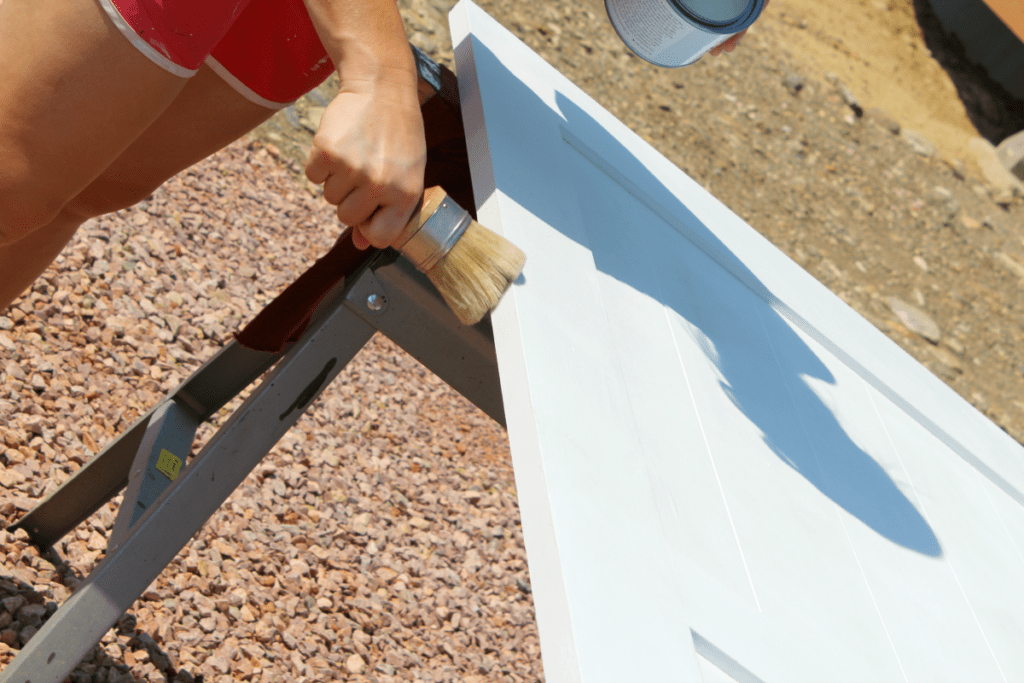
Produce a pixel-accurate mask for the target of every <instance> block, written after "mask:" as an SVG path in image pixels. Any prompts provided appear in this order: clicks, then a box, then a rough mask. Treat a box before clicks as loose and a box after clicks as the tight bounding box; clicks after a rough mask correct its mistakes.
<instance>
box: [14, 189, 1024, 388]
mask: <svg viewBox="0 0 1024 683" xmlns="http://www.w3.org/2000/svg"><path fill="white" fill-rule="evenodd" d="M1014 196H1015V194H1014V191H1013V189H1012V188H1009V187H996V188H993V189H992V201H994V202H995V203H996V204H998V205H999V206H1001V207H1003V208H1004V209H1005V208H1007V207H1009V206H1010V205H1011V204H1013V198H1014ZM33 386H35V385H33Z"/></svg>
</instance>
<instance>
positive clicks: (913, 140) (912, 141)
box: [900, 128, 938, 158]
mask: <svg viewBox="0 0 1024 683" xmlns="http://www.w3.org/2000/svg"><path fill="white" fill-rule="evenodd" d="M900 137H901V138H903V140H904V141H905V142H906V143H907V144H908V145H910V148H911V149H912V150H914V152H916V153H917V154H920V155H921V156H923V157H927V158H931V157H933V156H935V153H936V152H937V151H938V150H937V149H936V147H935V144H934V143H933V142H932V141H931V140H929V139H928V138H926V137H925V136H924V135H922V134H921V133H918V132H917V131H916V130H911V129H910V128H904V129H903V130H901V131H900Z"/></svg>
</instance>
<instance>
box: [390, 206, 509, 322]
mask: <svg viewBox="0 0 1024 683" xmlns="http://www.w3.org/2000/svg"><path fill="white" fill-rule="evenodd" d="M395 244H396V248H397V249H398V250H399V251H400V252H402V254H403V255H404V256H405V257H406V258H408V259H409V260H410V261H411V262H412V263H413V265H415V266H416V268H417V269H419V270H420V271H421V272H422V273H424V274H425V275H426V276H427V277H428V278H430V281H431V282H432V283H434V286H435V287H437V290H438V291H439V292H440V293H441V296H442V297H443V298H444V300H445V303H447V304H448V307H449V308H451V309H452V311H453V312H454V313H455V315H456V317H458V319H459V321H460V322H461V323H462V324H464V325H473V324H476V323H478V322H480V319H481V318H483V317H484V316H485V315H486V314H487V312H488V311H490V310H491V309H492V308H494V307H495V306H497V305H498V302H499V301H500V300H501V297H502V295H504V294H505V291H506V290H507V289H508V288H509V285H511V284H512V282H513V281H514V280H515V279H516V278H517V277H519V274H520V273H521V272H522V271H523V266H524V265H525V264H526V254H524V253H523V252H522V251H521V250H520V249H519V247H517V246H516V245H514V244H512V243H511V242H509V241H508V240H507V239H505V238H504V237H502V236H501V235H497V234H495V233H494V232H492V231H490V230H488V229H487V228H485V227H484V226H482V225H480V224H479V223H477V222H476V221H474V220H473V219H472V218H471V217H470V215H469V212H468V211H466V210H465V209H463V208H462V207H461V206H459V205H458V204H456V203H455V200H453V199H452V198H451V197H449V196H448V194H447V193H446V192H445V191H444V189H442V188H441V187H438V186H435V187H430V188H427V189H426V190H425V191H424V192H423V202H422V204H421V208H420V210H419V212H418V213H417V214H416V215H414V216H413V218H412V220H410V221H409V223H408V224H407V225H406V226H405V228H404V229H403V231H402V233H401V235H400V236H399V239H398V240H397V241H396V242H395Z"/></svg>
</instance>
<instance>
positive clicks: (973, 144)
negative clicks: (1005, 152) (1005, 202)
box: [968, 137, 1024, 192]
mask: <svg viewBox="0 0 1024 683" xmlns="http://www.w3.org/2000/svg"><path fill="white" fill-rule="evenodd" d="M968 146H969V147H970V150H971V152H972V153H973V154H974V159H975V161H976V162H977V163H978V167H979V168H980V169H981V174H982V175H983V176H984V177H985V180H986V181H988V184H989V185H991V186H992V187H994V188H996V189H997V190H1002V189H1006V188H1009V189H1011V190H1014V189H1016V190H1017V191H1019V192H1024V183H1022V182H1021V181H1020V179H1018V178H1017V176H1015V175H1014V174H1012V173H1010V172H1009V171H1008V170H1006V167H1005V166H1003V162H1002V161H1001V160H1000V158H999V153H998V151H997V150H996V148H995V147H993V146H992V143H991V142H989V141H988V140H986V139H985V138H982V137H977V138H972V139H971V141H970V142H969V143H968Z"/></svg>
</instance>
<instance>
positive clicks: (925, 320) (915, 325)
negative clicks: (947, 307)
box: [888, 297, 941, 344]
mask: <svg viewBox="0 0 1024 683" xmlns="http://www.w3.org/2000/svg"><path fill="white" fill-rule="evenodd" d="M888 304H889V307H890V308H891V309H892V312H893V313H895V314H896V317H897V318H899V321H900V322H901V323H902V324H903V326H904V327H906V328H907V329H908V330H910V331H911V332H914V333H916V334H919V335H921V336H922V337H924V338H925V339H927V340H928V341H930V342H932V343H933V344H938V343H939V339H940V338H941V334H940V332H939V326H938V325H937V324H936V323H935V321H934V320H932V318H931V316H930V315H928V314H927V313H925V312H924V311H922V310H921V309H920V308H917V307H916V306H911V305H910V304H908V303H907V302H905V301H903V300H902V299H898V298H896V297H889V299H888Z"/></svg>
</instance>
